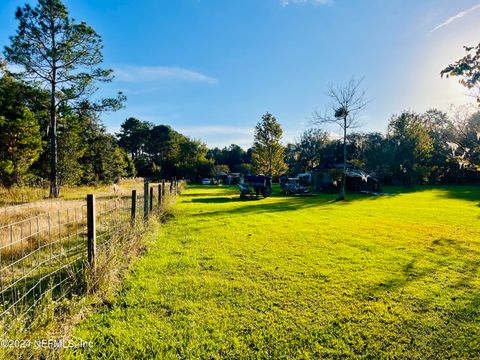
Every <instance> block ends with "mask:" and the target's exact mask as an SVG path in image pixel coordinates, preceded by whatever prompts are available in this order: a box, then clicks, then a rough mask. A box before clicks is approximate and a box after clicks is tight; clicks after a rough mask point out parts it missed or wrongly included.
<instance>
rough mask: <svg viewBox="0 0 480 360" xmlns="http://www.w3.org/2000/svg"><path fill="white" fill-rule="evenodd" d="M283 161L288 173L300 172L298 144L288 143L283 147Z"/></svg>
mask: <svg viewBox="0 0 480 360" xmlns="http://www.w3.org/2000/svg"><path fill="white" fill-rule="evenodd" d="M285 163H286V164H287V166H288V175H290V176H295V175H296V174H299V173H300V172H302V166H301V164H300V151H299V148H298V144H297V143H296V144H292V143H288V144H287V146H286V147H285Z"/></svg>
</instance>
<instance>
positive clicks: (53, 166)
mask: <svg viewBox="0 0 480 360" xmlns="http://www.w3.org/2000/svg"><path fill="white" fill-rule="evenodd" d="M50 36H51V40H52V44H51V46H52V48H51V50H52V77H51V82H50V85H51V89H50V91H51V92H50V198H58V197H59V196H60V188H59V186H58V174H57V163H58V148H57V104H56V99H55V94H56V91H57V66H56V51H55V50H56V43H55V19H54V16H53V14H52V15H51V19H50Z"/></svg>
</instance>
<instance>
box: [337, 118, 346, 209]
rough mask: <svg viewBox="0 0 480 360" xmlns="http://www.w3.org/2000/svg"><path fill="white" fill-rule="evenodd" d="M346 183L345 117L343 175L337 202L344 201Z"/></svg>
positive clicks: (344, 122)
mask: <svg viewBox="0 0 480 360" xmlns="http://www.w3.org/2000/svg"><path fill="white" fill-rule="evenodd" d="M346 182H347V117H346V116H345V117H344V118H343V174H342V185H341V187H340V194H338V200H345V183H346Z"/></svg>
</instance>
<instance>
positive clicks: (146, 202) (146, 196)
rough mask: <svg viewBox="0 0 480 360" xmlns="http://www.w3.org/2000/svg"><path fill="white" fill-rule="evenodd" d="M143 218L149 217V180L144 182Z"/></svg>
mask: <svg viewBox="0 0 480 360" xmlns="http://www.w3.org/2000/svg"><path fill="white" fill-rule="evenodd" d="M143 218H144V219H145V220H146V219H147V218H148V181H146V180H145V182H144V184H143Z"/></svg>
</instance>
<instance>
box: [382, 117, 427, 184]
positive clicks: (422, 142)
mask: <svg viewBox="0 0 480 360" xmlns="http://www.w3.org/2000/svg"><path fill="white" fill-rule="evenodd" d="M388 139H389V141H390V142H391V144H392V145H393V146H392V147H393V149H394V153H395V157H394V164H393V165H392V166H393V167H394V168H395V173H396V174H397V176H398V177H400V178H402V179H403V184H404V185H405V186H410V185H411V184H412V182H413V181H424V180H425V179H426V178H427V177H428V175H429V172H430V169H429V168H428V161H429V159H430V157H431V153H432V150H433V145H432V139H431V138H430V136H429V134H428V131H427V129H426V128H425V126H424V124H423V119H422V116H421V115H420V114H417V113H414V112H410V111H406V112H403V113H401V114H400V115H394V116H393V117H392V118H391V119H390V122H389V124H388Z"/></svg>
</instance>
